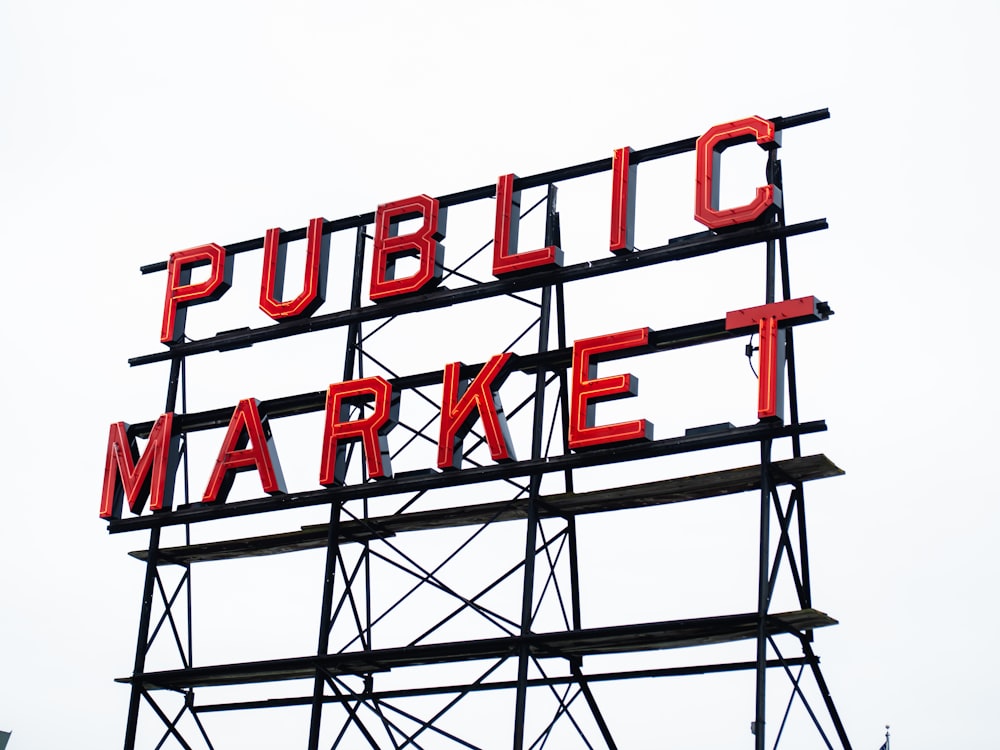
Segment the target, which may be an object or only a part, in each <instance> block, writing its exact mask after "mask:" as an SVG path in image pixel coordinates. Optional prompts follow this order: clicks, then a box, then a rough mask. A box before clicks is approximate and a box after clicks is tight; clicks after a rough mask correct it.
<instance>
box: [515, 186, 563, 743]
mask: <svg viewBox="0 0 1000 750" xmlns="http://www.w3.org/2000/svg"><path fill="white" fill-rule="evenodd" d="M545 212H546V217H545V245H546V246H548V245H554V244H556V243H557V240H558V235H559V214H557V213H556V186H555V185H551V184H550V185H549V192H548V197H547V200H546V203H545ZM541 291H542V299H541V310H540V312H539V317H538V352H539V353H541V352H545V351H548V347H549V322H550V318H551V311H552V286H551V285H549V286H544V287H542V290H541ZM544 430H545V368H544V367H539V368H538V371H537V372H536V373H535V396H534V414H533V417H532V426H531V457H532V458H533V459H536V458H540V457H541V455H542V445H543V441H544ZM541 484H542V475H541V474H532V475H531V479H530V481H529V485H528V521H527V523H528V527H527V531H526V534H525V542H524V585H523V588H522V590H521V635H522V636H525V635H527V634H528V633H530V632H531V620H532V609H533V606H532V605H533V603H534V591H535V589H534V582H535V547H536V546H537V541H538V502H537V499H538V495H539V493H540V490H541ZM529 657H530V654H529V651H528V646H527V645H526V644H522V645H521V647H520V649H519V652H518V660H517V694H516V697H515V699H514V750H522V748H523V747H524V719H525V715H526V708H527V697H528V696H527V693H528V662H529Z"/></svg>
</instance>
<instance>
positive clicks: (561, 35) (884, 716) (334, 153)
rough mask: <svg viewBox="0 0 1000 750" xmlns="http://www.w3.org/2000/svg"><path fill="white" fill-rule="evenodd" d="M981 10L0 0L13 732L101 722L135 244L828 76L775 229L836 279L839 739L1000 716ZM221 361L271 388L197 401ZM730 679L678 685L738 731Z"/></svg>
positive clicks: (745, 707) (581, 156) (153, 405)
mask: <svg viewBox="0 0 1000 750" xmlns="http://www.w3.org/2000/svg"><path fill="white" fill-rule="evenodd" d="M998 22H1000V10H998V6H997V4H996V3H991V2H978V3H974V2H954V3H948V4H932V3H927V2H909V3H903V2H855V1H854V0H851V1H849V2H840V3H827V4H823V6H822V7H821V6H819V5H817V4H810V3H796V2H775V3H771V4H767V5H765V6H762V5H760V4H754V3H745V2H744V3H736V2H717V3H658V2H633V1H629V0H622V1H620V2H615V3H595V2H572V3H571V2H535V3H531V2H522V1H521V0H514V1H512V2H505V3H502V4H495V5H494V4H487V3H462V2H425V3H402V2H385V3H371V4H364V3H353V4H347V3H333V2H331V3H323V2H315V1H309V0H287V1H286V2H282V3H267V2H252V1H250V2H215V1H213V0H202V1H201V2H197V3H195V2H189V0H178V1H177V2H172V3H167V4H160V5H155V6H154V5H152V4H145V3H130V2H123V1H115V0H93V2H89V3H72V2H66V1H65V0H63V1H58V0H56V1H48V0H39V1H37V2H30V3H29V2H16V0H6V1H5V2H0V222H2V231H0V237H2V238H3V244H4V257H5V262H4V266H3V269H4V271H3V272H4V277H5V282H6V283H5V284H4V294H3V296H2V298H0V300H2V305H3V308H2V321H3V323H2V327H0V336H2V351H3V361H4V366H3V368H2V374H0V378H2V381H0V399H2V408H0V414H2V418H3V424H4V431H3V438H2V446H3V450H2V452H0V461H2V469H3V476H4V478H5V482H4V484H5V491H4V492H3V498H2V504H0V600H2V608H0V729H5V730H10V729H13V730H14V737H13V739H12V742H11V748H12V750H43V749H48V748H58V747H84V748H107V747H116V746H118V745H119V744H120V742H121V739H122V736H123V731H124V725H125V707H126V705H127V699H128V691H127V688H125V687H123V686H120V685H116V684H115V683H114V682H113V679H114V678H115V677H118V676H121V675H125V674H128V672H129V671H130V669H131V661H132V653H133V647H134V632H135V624H136V619H137V617H138V610H139V600H140V595H141V575H142V568H141V566H140V565H139V564H138V563H136V562H134V561H133V560H131V559H129V558H127V556H126V554H125V553H126V552H127V551H128V550H130V549H136V548H140V547H142V546H144V545H145V541H146V536H145V534H144V533H137V534H133V535H118V536H116V537H109V536H108V535H107V534H106V531H105V526H104V524H103V523H102V522H100V520H99V519H98V516H97V510H98V500H99V492H100V482H101V473H102V469H103V460H104V451H105V445H106V437H107V428H108V424H110V423H111V422H113V421H117V420H125V421H136V422H137V421H143V420H146V419H152V418H154V417H155V416H156V415H158V414H159V413H160V410H161V408H162V402H163V391H164V384H165V372H164V371H163V370H162V369H158V368H140V369H130V368H129V367H128V365H127V361H126V360H127V358H128V357H129V356H134V355H138V354H144V353H148V352H151V351H155V350H157V349H158V348H159V346H160V345H159V343H158V339H157V335H158V325H159V314H160V309H161V299H162V297H161V295H162V283H163V276H162V274H161V275H159V276H156V277H141V276H140V275H139V273H138V267H139V266H140V265H142V264H145V263H150V262H153V261H158V260H163V259H165V258H166V257H167V256H168V254H169V253H170V252H172V251H174V250H178V249H182V248H186V247H190V246H192V245H197V244H201V243H204V242H210V241H214V242H219V243H222V244H227V243H231V242H235V241H239V240H244V239H250V238H254V237H259V236H261V235H262V234H263V232H264V230H265V229H267V228H269V227H273V226H283V227H285V228H297V227H300V226H304V225H305V224H306V222H307V221H308V220H309V219H310V218H312V217H314V216H321V215H322V216H325V217H326V218H329V219H334V218H339V217H343V216H349V215H353V214H356V213H362V212H366V211H371V210H373V209H374V208H375V206H376V205H377V204H379V203H382V202H386V201H389V200H394V199H398V198H403V197H407V196H410V195H413V194H417V193H428V194H431V195H441V194H445V193H449V192H453V191H457V190H461V189H465V188H469V187H475V186H479V185H482V184H487V183H490V182H492V181H494V180H495V179H496V176H497V175H500V174H503V173H507V172H517V173H518V174H532V173H535V172H540V171H543V170H548V169H554V168H558V167H562V166H568V165H571V164H576V163H579V162H584V161H589V160H592V159H597V158H602V157H605V156H610V154H611V151H612V149H614V148H616V147H619V146H623V145H631V146H633V147H635V148H643V147H647V146H652V145H656V144H660V143H664V142H668V141H673V140H677V139H681V138H686V137H689V136H693V135H697V134H700V133H701V132H703V131H704V130H706V129H707V128H708V127H709V126H711V125H714V124H716V123H720V122H724V121H728V120H732V119H736V118H739V117H743V116H746V115H751V114H759V115H762V116H773V115H792V114H796V113H799V112H805V111H809V110H814V109H819V108H822V107H829V108H830V110H831V112H832V119H831V120H829V121H826V122H823V123H819V124H815V125H811V126H807V127H805V128H800V129H797V130H795V131H791V132H789V134H787V135H786V143H785V147H784V149H783V154H782V156H783V159H784V160H785V163H786V165H787V168H788V172H794V175H795V179H797V180H799V182H798V183H791V184H787V185H786V197H787V199H788V205H789V211H790V213H791V214H793V218H794V219H795V220H806V219H812V218H820V217H823V216H826V217H828V218H829V220H830V224H831V228H830V229H829V230H828V231H827V232H825V233H824V236H823V237H821V238H813V239H808V240H805V241H803V242H802V244H801V245H796V241H793V243H792V247H793V273H794V272H795V269H796V263H799V264H801V265H800V266H799V267H801V268H802V273H801V276H800V277H799V278H801V279H802V281H801V282H799V281H797V280H796V279H795V278H793V281H795V289H794V291H795V292H796V293H798V294H816V295H817V296H819V297H821V298H823V299H829V300H830V302H831V304H832V305H833V307H834V309H835V310H836V311H837V315H836V316H835V318H834V319H833V321H831V322H830V323H826V324H823V327H822V328H823V330H822V331H821V332H818V333H816V334H815V336H816V337H815V339H813V344H812V345H811V348H810V349H809V350H808V352H809V354H810V356H812V357H813V360H812V362H810V363H809V365H808V366H805V369H806V370H807V371H808V373H809V377H810V379H809V380H805V381H804V382H803V385H802V387H803V389H804V392H805V394H808V395H807V396H804V398H808V399H809V400H808V402H807V403H808V405H809V414H808V415H807V416H809V417H810V418H824V419H826V420H827V421H828V423H829V425H830V432H829V433H827V434H825V435H824V436H822V437H821V438H820V439H818V440H816V441H814V442H813V443H812V444H811V445H812V446H813V448H814V449H815V450H816V451H818V452H823V453H826V454H827V455H828V456H830V457H831V459H833V460H834V461H835V462H836V463H837V464H838V465H840V466H842V467H843V468H845V469H846V471H847V476H846V477H844V478H841V479H837V480H830V481H829V482H828V483H827V484H828V485H829V488H826V489H824V490H822V491H817V492H816V493H814V495H815V497H816V498H817V501H816V503H815V504H814V505H813V506H811V507H810V524H811V525H812V526H813V530H812V531H813V535H814V536H813V539H814V541H815V544H814V547H813V550H812V551H813V558H812V565H813V573H814V601H815V605H816V607H817V608H818V609H821V610H823V611H826V612H829V613H830V614H831V615H832V616H833V617H835V618H837V619H838V620H840V622H841V624H840V625H839V626H837V627H836V628H831V629H827V630H824V631H819V632H818V633H817V642H816V650H817V652H818V653H819V654H820V655H821V656H822V658H823V667H824V670H825V675H826V677H827V680H828V682H829V684H830V687H831V689H832V691H833V694H834V697H835V700H836V702H837V705H838V707H839V709H840V711H841V714H842V717H843V719H844V721H845V723H846V725H847V729H848V732H849V734H850V736H851V739H852V741H853V743H854V745H855V747H856V748H871V749H872V750H874V748H876V747H878V745H879V744H880V742H881V737H882V734H883V733H884V725H885V724H887V723H889V724H891V725H892V726H893V738H894V740H895V741H896V742H897V743H898V744H896V745H895V747H896V748H897V750H902V748H904V747H905V748H908V749H909V750H916V749H918V748H940V747H949V746H950V747H972V748H975V747H983V748H986V747H994V746H995V745H996V739H995V736H996V731H995V728H994V723H995V722H994V714H995V706H996V703H997V699H998V698H1000V694H998V689H997V687H996V680H995V674H996V672H997V670H998V669H1000V657H998V656H997V654H998V649H997V647H996V635H997V633H996V621H997V615H998V614H1000V612H998V605H997V604H996V597H995V594H991V593H990V592H991V591H995V590H996V584H995V578H996V575H997V573H998V571H1000V563H998V560H997V553H996V547H997V541H998V535H1000V512H998V510H997V502H996V500H997V497H996V495H997V493H996V489H995V482H994V480H993V475H994V471H993V467H994V462H995V453H996V448H997V439H996V430H995V429H994V422H995V421H996V420H997V419H998V418H1000V409H998V401H997V398H996V395H995V388H996V378H995V375H994V370H993V367H992V366H993V365H994V364H995V362H996V355H995V352H994V349H995V347H994V338H995V335H994V334H993V333H992V332H991V331H992V330H993V328H992V325H991V324H992V320H993V318H994V317H995V303H994V295H995V276H996V274H997V272H998V270H1000V263H998V261H997V250H998V249H997V246H996V241H995V230H994V228H993V227H992V223H993V216H994V214H995V210H996V209H995V203H996V201H997V199H998V191H997V189H996V175H997V174H998V168H1000V164H998V159H997V150H996V146H995V144H994V143H993V141H994V136H993V133H992V131H993V129H994V128H995V123H996V122H997V114H998V111H997V110H998V108H997V106H996V84H995V73H996V71H997V70H998V62H1000V61H998V59H997V51H996V50H997V46H996V40H995V32H996V29H997V28H998ZM786 179H788V180H790V179H791V177H790V176H789V175H788V174H787V173H786ZM678 187H679V192H680V193H681V194H682V195H683V194H684V186H683V185H679V186H678ZM639 189H640V200H642V198H641V196H642V187H641V184H640V188H639ZM683 200H688V198H687V197H685V198H683ZM664 210H669V211H671V212H679V214H684V213H685V212H686V211H687V208H686V206H684V207H681V209H678V208H677V206H676V205H672V206H670V207H669V209H666V208H665V209H664ZM490 226H491V225H487V227H486V229H485V231H486V233H487V237H488V236H489V234H488V232H489V231H490ZM696 230H697V227H696V226H694V225H692V226H690V227H687V228H685V229H684V230H683V231H675V232H669V233H668V234H667V236H673V235H675V234H683V233H685V232H688V231H696ZM667 236H664V237H663V238H662V239H664V240H665V239H666V238H667ZM604 242H605V238H604V235H603V234H602V235H600V236H599V238H598V241H597V243H598V245H599V246H602V245H603V243H604ZM446 244H447V243H446ZM797 247H802V248H803V250H802V251H801V252H798V253H796V251H795V248H797ZM564 250H565V251H566V253H567V256H570V255H571V254H572V253H573V252H574V249H573V248H571V247H568V246H565V243H564ZM720 267H721V266H720ZM248 283H250V285H251V286H252V285H253V284H252V282H248ZM622 283H625V282H624V281H623V282H622ZM807 287H808V288H807ZM814 287H815V288H814ZM235 293H236V290H235V289H234V295H235ZM252 293H253V290H251V294H252ZM625 294H627V292H626V291H624V290H623V295H625ZM659 303H660V301H659V300H657V299H649V300H648V302H642V303H638V304H636V303H633V304H632V306H630V307H628V306H627V307H626V313H628V312H629V311H630V310H632V311H633V312H634V315H633V316H631V317H630V316H629V315H627V314H626V315H625V316H624V318H623V319H628V320H631V319H633V318H634V325H644V324H646V321H647V320H649V321H651V322H650V324H653V325H657V323H656V321H655V320H654V318H655V316H656V313H655V310H654V308H655V306H656V305H657V304H659ZM672 304H673V305H674V306H675V308H676V309H677V310H678V311H679V312H677V317H678V322H695V321H696V320H701V319H707V318H709V317H716V315H711V314H710V315H702V313H701V311H700V310H699V308H698V301H697V299H694V298H692V299H691V300H686V301H685V300H683V299H678V300H676V301H673V302H672ZM642 305H648V306H649V308H650V309H648V310H645V309H642ZM686 305H690V306H689V307H686ZM687 310H690V311H691V312H687ZM722 312H725V310H719V311H718V315H720V316H721V313H722ZM242 324H244V325H245V324H249V321H247V322H244V323H242ZM623 327H624V326H623ZM658 327H659V326H658ZM587 332H588V333H592V334H594V335H596V334H598V333H604V332H606V331H604V330H589V331H587ZM808 335H809V336H813V335H814V332H813V331H812V330H810V331H809V334H808ZM457 358H458V357H456V359H457ZM469 361H472V360H469ZM440 364H443V360H441V361H440V363H439V364H438V366H440ZM744 366H745V365H744ZM333 369H334V372H335V373H336V375H334V376H332V377H331V382H332V379H336V378H338V377H339V364H336V365H335V366H334V367H333ZM147 370H148V372H147ZM315 373H316V371H315V370H314V371H312V372H311V373H309V374H308V375H304V376H302V378H303V380H302V382H313V383H314V385H313V386H309V387H300V385H299V382H298V381H296V384H295V385H294V386H289V387H288V388H287V389H283V390H281V391H279V393H286V394H290V393H294V392H299V390H308V389H315V390H319V389H321V388H323V387H324V385H325V382H326V381H323V380H322V378H325V377H326V375H325V374H323V371H322V369H321V370H320V373H319V374H315ZM206 377H208V376H206ZM292 377H293V378H295V377H299V375H293V376H292ZM644 387H645V388H648V389H650V390H648V391H644V393H647V392H648V393H650V394H652V393H653V390H652V387H653V386H652V384H649V383H644ZM247 395H259V396H260V397H265V396H266V395H270V394H263V393H261V394H246V393H242V392H235V390H234V389H233V388H229V389H227V388H221V389H220V390H219V391H218V392H210V393H206V394H205V395H204V396H203V397H202V402H203V405H204V406H209V405H211V406H222V405H226V404H232V403H234V402H235V401H236V400H237V399H238V398H241V397H244V396H247ZM273 395H278V394H273ZM650 398H652V396H650ZM691 398H692V400H694V401H697V400H698V394H697V393H695V394H693V395H692V397H691ZM703 398H705V399H706V400H709V399H710V398H711V394H710V393H708V394H703ZM706 421H713V420H711V419H706ZM715 421H719V420H715ZM747 421H749V420H747ZM658 436H659V435H658ZM663 436H667V435H663ZM209 460H211V457H209ZM683 471H684V469H683V465H682V464H678V472H679V473H683ZM812 496H813V495H810V497H812ZM752 562H753V561H752V560H748V561H747V564H748V565H749V564H751V563H752ZM316 601H317V603H318V595H317V598H316ZM702 614H716V612H703V613H702ZM307 627H308V629H309V632H310V633H311V632H312V631H311V628H312V622H311V621H310V623H309V624H308V626H307ZM309 637H310V638H312V637H314V636H312V635H310V636H309ZM205 659H206V661H208V660H209V657H208V655H207V654H206V656H205ZM752 701H753V697H752V693H747V694H746V696H745V703H744V704H739V705H736V706H731V705H730V704H729V703H728V702H725V701H724V702H722V703H721V704H720V705H709V704H706V705H701V706H696V707H694V708H692V709H691V710H692V712H694V711H704V721H705V722H706V724H711V722H713V721H715V718H714V717H715V716H716V715H719V714H722V713H727V712H728V713H733V714H735V716H736V719H737V723H738V724H739V725H740V726H741V727H742V729H741V732H742V734H740V735H739V741H740V742H743V743H745V746H750V743H751V741H752V738H751V737H750V735H749V734H748V733H746V730H745V727H746V725H747V724H748V723H749V720H750V719H751V718H752V709H753V702H752ZM660 708H662V707H660ZM657 710H659V709H657ZM705 736H706V737H707V736H708V735H707V734H706V735H705ZM669 737H670V734H669V732H668V731H664V734H663V735H662V736H657V737H653V736H649V737H646V738H642V739H641V740H639V741H637V744H635V745H633V746H636V747H660V746H662V744H663V741H664V739H669ZM714 742H715V741H714V740H711V739H704V743H703V744H702V745H697V746H699V747H700V746H704V747H716V746H718V747H722V746H730V747H731V746H732V744H728V745H726V744H724V743H721V742H720V743H719V744H713V743H714ZM506 745H507V741H506V740H505V741H504V742H503V743H501V745H499V746H506ZM245 746H251V747H252V746H253V745H252V744H249V745H245ZM686 746H692V747H693V746H696V743H695V742H693V741H689V744H687V745H686ZM803 746H806V745H803ZM817 746H818V745H817Z"/></svg>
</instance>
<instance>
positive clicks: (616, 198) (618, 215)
mask: <svg viewBox="0 0 1000 750" xmlns="http://www.w3.org/2000/svg"><path fill="white" fill-rule="evenodd" d="M631 157H632V149H630V148H629V147H628V146H626V147H625V148H616V149H615V155H614V157H613V158H612V160H611V252H613V253H614V254H615V255H624V254H625V253H630V252H632V250H633V249H634V246H635V243H634V240H633V237H634V236H635V176H636V175H635V164H631V163H630V161H631Z"/></svg>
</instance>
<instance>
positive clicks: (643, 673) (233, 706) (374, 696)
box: [193, 656, 810, 713]
mask: <svg viewBox="0 0 1000 750" xmlns="http://www.w3.org/2000/svg"><path fill="white" fill-rule="evenodd" d="M809 663H810V662H809V660H808V659H807V658H806V657H804V656H799V657H795V658H792V659H771V660H769V661H768V662H767V667H768V669H775V668H779V667H781V668H784V667H797V666H801V665H803V664H809ZM756 667H757V662H755V661H738V662H729V663H726V664H697V665H692V666H687V667H663V668H662V669H626V670H622V671H620V672H597V673H595V674H585V675H583V679H582V680H581V679H580V678H579V677H577V676H576V675H563V676H554V677H536V678H533V679H529V680H527V683H526V684H527V686H528V687H529V688H532V687H548V686H553V685H574V684H577V683H580V682H587V683H591V682H610V681H613V680H640V679H649V678H652V677H685V676H688V675H699V674H719V673H722V672H739V671H743V670H747V669H755V668H756ZM516 687H517V681H516V680H499V681H497V682H477V683H472V684H467V685H435V686H433V687H426V688H408V689H399V690H371V691H368V692H364V693H353V692H341V694H340V695H324V696H323V698H322V702H323V703H354V702H356V701H384V700H392V699H395V698H414V697H421V696H426V695H447V694H451V693H475V692H480V691H483V690H510V689H513V688H516ZM312 701H313V696H311V695H310V696H302V697H293V698H267V699H265V700H259V701H240V702H232V703H210V704H205V705H202V706H198V705H195V706H194V707H193V710H194V711H195V713H211V712H215V711H242V710H247V709H256V708H286V707H288V706H308V705H310V704H312Z"/></svg>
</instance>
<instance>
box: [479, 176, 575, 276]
mask: <svg viewBox="0 0 1000 750" xmlns="http://www.w3.org/2000/svg"><path fill="white" fill-rule="evenodd" d="M516 179H517V176H516V175H512V174H505V175H502V176H501V177H500V178H499V179H498V180H497V214H496V216H497V218H496V226H495V229H494V231H493V275H494V276H498V277H499V276H503V275H504V274H508V273H517V272H519V271H527V270H529V269H532V268H536V267H538V266H549V265H556V266H560V265H562V250H560V249H559V248H558V247H556V246H555V245H550V246H548V247H543V248H541V249H539V250H529V251H528V252H524V253H519V252H517V228H518V225H519V224H520V223H521V191H520V190H517V191H515V190H514V180H516Z"/></svg>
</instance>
